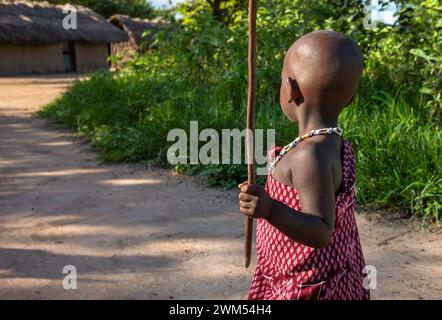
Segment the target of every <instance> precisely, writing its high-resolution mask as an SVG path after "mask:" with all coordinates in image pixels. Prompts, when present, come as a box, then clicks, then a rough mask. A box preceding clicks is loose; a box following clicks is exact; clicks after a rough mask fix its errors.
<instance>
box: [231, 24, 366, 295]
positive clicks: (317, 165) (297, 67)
mask: <svg viewBox="0 0 442 320" xmlns="http://www.w3.org/2000/svg"><path fill="white" fill-rule="evenodd" d="M362 67H363V60H362V55H361V52H360V50H359V48H358V46H357V45H356V43H355V42H354V41H353V40H351V39H349V38H347V37H345V36H344V35H342V34H340V33H338V32H335V31H332V30H323V31H315V32H312V33H309V34H306V35H304V36H303V37H301V38H299V39H298V40H297V41H296V42H295V43H294V44H293V45H292V46H291V47H290V49H289V50H288V52H287V54H286V56H285V59H284V65H283V69H282V84H281V90H280V104H281V108H282V111H283V112H284V114H285V115H286V116H287V117H288V118H289V119H290V120H291V121H292V122H295V123H297V124H298V130H299V137H298V138H297V139H296V140H294V141H293V142H292V143H291V144H289V145H288V146H286V147H284V148H282V149H281V148H276V149H275V150H273V151H274V156H273V158H272V159H270V161H271V166H270V172H269V176H268V179H267V183H266V186H265V189H264V188H262V187H260V186H258V185H249V184H247V183H246V182H245V183H242V184H240V185H239V186H238V187H239V189H240V194H239V205H240V211H241V213H243V214H244V215H247V216H250V217H253V218H257V219H258V224H257V236H256V247H257V255H258V262H257V267H256V271H255V275H254V277H253V281H252V285H251V288H250V292H249V299H369V290H367V289H365V288H364V286H363V278H364V275H363V271H362V269H363V268H364V266H365V263H364V258H363V254H362V248H361V245H360V241H359V235H358V231H357V227H356V220H355V213H354V189H353V186H354V182H355V165H354V154H353V151H352V148H351V145H350V144H349V143H348V142H347V141H345V140H343V139H342V138H341V134H342V129H341V128H339V127H338V123H337V121H338V117H339V114H340V112H341V111H342V110H343V108H344V107H345V106H347V105H348V104H349V103H350V102H351V100H352V98H353V96H354V94H355V92H356V89H357V86H358V82H359V79H360V77H361V73H362Z"/></svg>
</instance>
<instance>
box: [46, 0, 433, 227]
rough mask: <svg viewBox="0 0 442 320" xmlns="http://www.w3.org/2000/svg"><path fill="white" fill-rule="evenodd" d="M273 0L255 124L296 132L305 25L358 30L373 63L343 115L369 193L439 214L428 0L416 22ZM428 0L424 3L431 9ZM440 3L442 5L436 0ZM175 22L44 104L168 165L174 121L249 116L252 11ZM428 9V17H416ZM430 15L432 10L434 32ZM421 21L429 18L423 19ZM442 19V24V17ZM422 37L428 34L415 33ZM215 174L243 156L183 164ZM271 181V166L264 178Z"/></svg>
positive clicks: (211, 180) (114, 152) (262, 33)
mask: <svg viewBox="0 0 442 320" xmlns="http://www.w3.org/2000/svg"><path fill="white" fill-rule="evenodd" d="M347 3H348V5H347V6H346V7H343V6H342V2H341V1H327V2H325V1H310V2H306V1H301V0H295V1H293V0H292V1H288V0H284V1H282V0H281V1H270V0H268V1H265V0H262V1H260V2H259V10H258V35H259V37H258V57H257V64H258V73H257V76H258V81H257V83H258V88H257V89H258V90H257V106H256V109H257V114H256V127H257V128H265V129H267V128H275V129H276V140H277V141H276V142H277V144H279V145H283V144H286V143H288V142H290V141H291V140H293V139H294V138H295V136H296V127H295V126H293V124H291V123H290V122H289V121H288V120H287V119H286V118H285V117H284V115H283V114H282V112H280V110H279V97H278V95H279V85H280V71H281V67H282V59H283V57H284V52H285V50H286V49H287V48H288V47H289V45H290V44H291V43H292V42H293V41H294V39H296V38H297V37H299V36H300V35H302V34H304V33H306V32H309V31H312V30H315V29H324V28H333V29H335V30H337V31H341V32H343V33H346V34H349V35H351V36H352V37H353V38H354V39H355V40H356V41H357V42H358V43H359V44H360V46H361V48H362V50H363V52H364V55H365V74H364V77H363V80H362V82H361V88H360V92H359V94H358V96H357V97H356V99H355V100H354V102H353V104H352V105H351V106H350V107H349V108H347V109H346V110H345V112H343V114H342V115H341V118H340V123H341V125H342V126H343V128H344V130H345V133H344V134H345V137H346V138H347V139H348V140H350V142H351V143H352V144H353V146H354V149H355V152H356V157H357V187H358V188H357V196H358V199H359V201H360V202H362V203H371V204H378V205H386V206H395V207H400V208H402V209H404V210H407V211H409V212H410V213H413V214H416V215H419V216H421V217H424V218H431V219H433V220H438V219H439V218H440V214H441V208H440V206H441V200H442V199H441V195H442V190H441V185H442V184H441V182H442V173H441V160H440V154H441V153H442V150H441V140H442V139H441V138H442V136H441V130H440V124H441V121H440V120H441V118H440V116H441V112H440V108H441V101H440V91H441V90H440V89H441V83H440V77H437V75H440V65H441V64H440V58H441V54H440V41H441V29H440V22H438V21H439V20H438V19H439V18H438V15H437V14H436V13H434V12H433V11H432V10H433V9H432V10H430V9H428V8H430V7H431V8H433V7H432V6H437V5H438V4H437V2H436V1H425V2H423V3H421V4H420V6H419V7H416V8H417V9H416V10H414V11H413V12H414V13H415V14H419V15H421V16H422V17H421V19H420V20H419V19H415V20H413V21H412V22H410V23H412V24H416V26H415V27H413V28H414V29H413V30H415V31H413V32H405V33H404V32H403V29H402V28H399V27H394V26H383V25H380V26H378V27H377V28H374V29H365V28H364V27H363V19H364V11H363V3H362V2H360V1H357V0H354V1H350V0H349V1H347ZM423 8H427V10H424V9H423ZM437 8H440V6H439V7H437ZM177 10H178V11H179V13H180V14H181V15H182V17H183V19H182V21H181V22H177V23H176V24H175V25H173V28H174V32H163V33H159V34H158V35H157V39H156V41H155V43H154V44H153V45H154V46H155V47H156V50H152V51H149V52H148V53H147V54H146V55H145V56H142V57H139V58H137V59H135V60H133V61H132V62H131V63H130V64H128V66H127V68H126V69H125V70H122V71H121V72H119V73H117V74H95V75H93V76H92V78H91V79H90V80H89V81H85V82H79V83H77V84H76V85H74V86H73V88H72V89H71V90H70V91H69V92H67V93H66V94H65V95H64V96H63V97H61V98H60V99H58V100H57V101H55V102H54V103H52V104H51V105H49V106H48V107H46V108H45V110H44V111H43V112H42V113H41V114H42V115H43V116H46V117H50V118H52V119H54V120H55V121H57V122H59V123H61V124H63V125H65V126H69V127H71V128H73V129H75V130H79V131H80V132H82V133H84V134H86V135H87V136H88V137H89V138H90V139H91V141H92V142H93V144H94V145H95V146H96V147H97V148H99V150H100V151H101V154H102V157H103V160H105V161H111V162H113V161H150V162H153V163H155V164H159V165H163V166H167V161H166V152H167V149H168V147H169V146H170V145H171V144H172V142H167V141H166V140H167V139H166V137H167V133H168V131H169V130H170V129H172V128H182V129H184V130H186V131H188V129H189V121H191V120H198V122H199V129H200V130H202V129H204V128H214V129H216V130H219V131H220V130H221V129H223V128H244V125H245V109H246V108H245V106H246V97H247V12H246V11H245V10H244V9H242V8H238V10H236V11H233V12H232V13H231V17H230V20H231V21H230V22H229V23H226V21H220V20H219V19H217V17H216V16H214V15H213V12H212V10H211V8H210V6H208V5H207V3H205V1H202V0H195V1H191V2H190V3H188V4H184V5H181V6H179V7H178V9H177ZM419 21H420V22H419ZM425 21H432V23H433V24H432V26H433V28H432V29H431V32H430V31H429V30H428V28H427V29H426V28H425V26H424V25H425V23H426V22H425ZM419 23H420V24H419ZM438 23H439V25H438ZM418 39H420V40H419V41H418ZM174 169H175V170H177V171H180V172H186V173H188V174H195V173H201V175H202V177H203V178H204V179H205V181H206V182H207V183H208V184H209V185H222V186H225V187H232V186H234V185H235V184H236V183H237V182H240V181H242V180H244V179H245V174H246V170H245V167H244V166H243V165H209V166H202V165H180V166H177V167H175V168H174ZM259 179H260V180H259V182H260V183H263V179H264V177H260V178H259Z"/></svg>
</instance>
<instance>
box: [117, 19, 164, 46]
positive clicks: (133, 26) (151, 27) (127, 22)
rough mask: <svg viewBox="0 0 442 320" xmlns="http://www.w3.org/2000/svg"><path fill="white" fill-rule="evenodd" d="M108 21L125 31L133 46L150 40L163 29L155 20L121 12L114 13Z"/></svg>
mask: <svg viewBox="0 0 442 320" xmlns="http://www.w3.org/2000/svg"><path fill="white" fill-rule="evenodd" d="M108 21H109V22H110V23H112V24H113V25H115V26H117V27H118V28H120V29H121V30H123V31H124V32H126V34H127V36H128V38H129V42H130V43H131V45H132V46H133V47H134V48H140V46H141V44H142V43H143V42H147V43H149V42H151V41H152V39H153V37H154V35H155V33H157V32H158V31H160V30H161V29H163V26H162V24H161V23H159V22H157V21H153V20H147V19H139V18H131V17H129V16H126V15H123V14H114V15H113V16H111V17H110V18H109V19H108ZM145 32H146V35H145V36H144V37H143V34H144V33H145Z"/></svg>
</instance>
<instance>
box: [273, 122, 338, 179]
mask: <svg viewBox="0 0 442 320" xmlns="http://www.w3.org/2000/svg"><path fill="white" fill-rule="evenodd" d="M342 131H343V130H342V128H341V127H339V126H337V127H331V128H322V129H315V130H312V131H310V132H307V133H306V134H303V135H302V136H300V137H297V138H296V139H295V140H293V141H292V142H290V143H289V144H288V145H286V146H285V147H284V148H282V150H281V152H279V154H278V155H277V156H276V158H275V160H273V161H272V162H271V163H270V167H269V173H272V172H273V169H275V166H276V164H277V163H278V162H279V160H281V158H282V157H283V156H284V155H285V154H286V153H287V152H289V151H290V150H292V149H293V148H294V147H296V146H297V145H298V144H299V143H300V142H301V141H302V140H305V139H307V138H310V137H313V136H317V135H321V134H333V133H336V134H337V135H339V136H342Z"/></svg>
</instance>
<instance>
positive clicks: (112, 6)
mask: <svg viewBox="0 0 442 320" xmlns="http://www.w3.org/2000/svg"><path fill="white" fill-rule="evenodd" d="M37 1H47V2H49V3H53V4H64V3H70V4H73V5H81V6H85V7H88V8H90V9H92V10H93V11H94V12H96V13H98V14H101V15H102V16H104V17H106V18H109V17H110V16H111V15H113V14H116V13H121V14H126V15H129V16H131V17H137V18H153V17H154V16H155V10H154V8H153V7H152V5H151V4H150V2H148V1H145V0H37Z"/></svg>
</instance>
